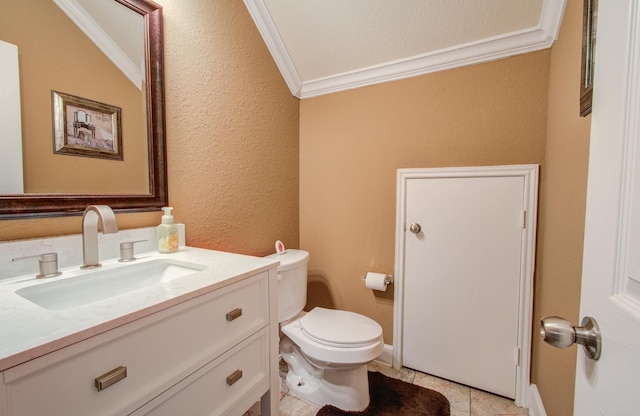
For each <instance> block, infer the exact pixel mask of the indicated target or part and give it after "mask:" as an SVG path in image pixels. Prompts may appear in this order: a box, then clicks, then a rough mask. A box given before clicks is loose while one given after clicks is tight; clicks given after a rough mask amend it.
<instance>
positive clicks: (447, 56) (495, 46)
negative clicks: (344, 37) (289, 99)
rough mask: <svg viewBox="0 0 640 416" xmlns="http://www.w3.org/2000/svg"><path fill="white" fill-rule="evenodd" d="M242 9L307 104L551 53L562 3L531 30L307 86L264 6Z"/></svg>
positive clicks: (548, 4)
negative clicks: (370, 87)
mask: <svg viewBox="0 0 640 416" xmlns="http://www.w3.org/2000/svg"><path fill="white" fill-rule="evenodd" d="M244 3H245V5H246V7H247V9H248V10H249V13H250V14H251V16H252V17H253V20H254V22H255V24H256V26H257V27H258V30H259V32H260V33H261V35H262V38H263V39H264V41H265V43H266V44H267V48H268V49H269V51H270V52H271V55H272V56H273V58H274V60H275V62H276V65H277V66H278V68H279V69H280V72H281V73H282V76H283V77H284V79H285V82H286V83H287V85H288V86H289V89H290V90H291V93H292V94H293V95H294V96H296V97H298V98H310V97H316V96H320V95H324V94H330V93H334V92H338V91H345V90H350V89H354V88H359V87H364V86H367V85H373V84H379V83H382V82H388V81H395V80H400V79H405V78H410V77H414V76H418V75H424V74H428V73H432V72H438V71H443V70H446V69H452V68H458V67H462V66H466V65H472V64H477V63H481V62H488V61H493V60H496V59H501V58H506V57H509V56H513V55H518V54H523V53H527V52H534V51H538V50H541V49H546V48H549V47H551V45H553V43H554V42H555V40H556V39H557V37H558V33H559V30H560V24H561V22H562V16H563V14H564V9H565V5H566V0H544V1H543V5H542V12H541V15H540V21H539V24H538V26H535V27H532V28H529V29H525V30H520V31H515V32H511V33H506V34H504V35H500V36H495V37H491V38H486V39H481V40H479V41H475V42H469V43H465V44H462V45H458V46H455V47H451V48H445V49H441V50H438V51H434V52H430V53H426V54H423V55H417V56H412V57H409V58H406V59H401V60H397V61H393V62H386V63H383V64H380V65H376V66H371V67H368V68H362V69H358V70H355V71H350V72H346V73H342V74H336V75H332V76H329V77H325V78H320V79H314V80H308V81H303V80H302V79H301V78H300V76H299V74H298V72H297V70H296V68H295V65H294V63H293V61H292V59H291V57H290V56H289V53H288V52H287V48H286V45H285V44H284V42H283V41H282V38H281V37H280V35H279V34H278V29H277V27H276V26H275V24H274V22H273V20H272V19H271V16H270V14H269V11H268V9H267V7H266V5H265V3H264V0H244Z"/></svg>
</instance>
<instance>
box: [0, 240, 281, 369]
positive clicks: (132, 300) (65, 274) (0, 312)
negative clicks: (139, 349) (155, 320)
mask: <svg viewBox="0 0 640 416" xmlns="http://www.w3.org/2000/svg"><path fill="white" fill-rule="evenodd" d="M136 258H137V259H138V260H136V261H134V262H132V263H118V262H117V260H109V261H103V262H102V267H101V268H100V270H110V269H114V268H118V267H126V265H132V264H136V263H138V264H139V263H140V262H145V261H150V260H153V259H171V260H178V261H185V262H191V263H197V264H201V265H206V266H208V269H206V270H203V271H198V272H196V273H193V274H191V275H189V276H185V277H181V278H177V279H174V280H170V281H167V282H162V283H158V284H155V285H153V286H149V287H146V288H143V289H138V290H135V291H131V292H127V293H124V294H120V295H118V296H114V297H110V298H107V299H104V300H100V301H96V302H93V303H90V304H87V305H83V306H77V307H73V308H69V309H64V310H48V309H45V308H42V307H40V306H38V305H36V304H34V303H32V302H31V301H29V300H27V299H25V298H23V297H21V296H20V295H17V294H16V293H15V291H16V290H18V289H21V288H23V287H27V286H33V285H37V284H46V283H47V282H51V281H53V280H54V279H58V280H60V279H68V278H70V277H74V276H80V275H83V274H88V273H92V272H93V271H92V270H81V269H80V268H79V266H75V267H69V268H65V269H61V271H62V275H61V276H58V277H52V278H48V279H35V277H34V275H28V276H22V277H17V278H7V279H2V280H0V371H2V370H5V369H7V368H10V367H13V366H15V365H17V364H20V363H23V362H26V361H28V360H30V359H33V358H36V357H39V356H42V355H44V354H47V353H49V352H52V351H55V350H58V349H60V348H63V347H66V346H68V345H71V344H73V343H75V342H78V341H82V340H84V339H87V338H89V337H91V336H94V335H97V334H100V333H103V332H106V331H109V330H111V329H113V328H115V327H118V326H120V325H123V324H126V323H129V322H131V321H134V320H136V319H139V318H142V317H144V316H147V315H149V314H152V313H154V312H158V311H160V310H162V309H166V308H168V307H170V306H173V305H176V304H178V303H181V302H184V301H186V300H189V299H192V298H194V297H196V296H199V295H202V294H204V293H207V292H210V291H212V290H215V289H218V288H221V287H224V286H227V285H229V284H231V283H234V282H236V281H238V280H241V279H243V278H245V277H247V276H249V275H253V274H256V273H259V272H262V271H265V270H268V269H271V268H275V267H276V266H277V264H278V262H277V261H276V260H272V259H267V258H261V257H252V256H245V255H240V254H233V253H224V252H219V251H212V250H204V249H198V248H193V247H181V248H180V250H179V251H178V252H177V253H172V254H158V253H157V252H154V253H146V254H144V253H143V254H140V253H136Z"/></svg>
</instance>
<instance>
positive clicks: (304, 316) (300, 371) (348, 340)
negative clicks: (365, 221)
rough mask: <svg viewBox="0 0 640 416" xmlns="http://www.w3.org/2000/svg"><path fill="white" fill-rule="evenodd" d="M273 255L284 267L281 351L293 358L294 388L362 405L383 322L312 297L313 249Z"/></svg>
mask: <svg viewBox="0 0 640 416" xmlns="http://www.w3.org/2000/svg"><path fill="white" fill-rule="evenodd" d="M267 258H271V259H275V260H279V261H280V266H279V267H278V320H279V322H280V325H281V327H280V329H281V331H282V333H283V334H284V336H282V335H281V339H280V354H281V355H282V357H283V358H284V360H285V361H286V362H287V365H288V367H289V372H288V373H287V379H286V383H287V386H288V387H289V390H290V392H292V393H293V394H295V395H297V396H299V397H301V398H303V399H305V400H308V401H310V402H312V403H314V404H316V405H318V406H324V405H326V404H331V405H333V406H336V407H338V408H340V409H343V410H348V411H361V410H364V409H365V408H366V407H367V406H368V405H369V381H368V378H367V364H368V363H369V362H371V361H372V360H374V359H375V358H377V357H378V356H379V355H380V354H381V353H382V350H383V349H384V341H383V339H382V327H380V325H379V324H378V323H377V322H376V321H374V320H372V319H369V318H367V317H366V316H363V315H360V314H357V313H353V312H347V311H339V310H334V309H325V308H314V309H313V310H311V311H310V312H303V311H302V309H303V308H304V306H305V304H306V303H307V263H308V262H309V253H307V252H306V251H303V250H286V251H285V252H284V253H283V254H277V253H276V254H271V255H269V256H267Z"/></svg>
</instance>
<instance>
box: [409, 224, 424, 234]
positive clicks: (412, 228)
mask: <svg viewBox="0 0 640 416" xmlns="http://www.w3.org/2000/svg"><path fill="white" fill-rule="evenodd" d="M420 230H422V227H420V224H418V223H417V222H414V223H413V224H411V225H410V226H409V231H411V232H412V233H414V234H418V233H419V232H420Z"/></svg>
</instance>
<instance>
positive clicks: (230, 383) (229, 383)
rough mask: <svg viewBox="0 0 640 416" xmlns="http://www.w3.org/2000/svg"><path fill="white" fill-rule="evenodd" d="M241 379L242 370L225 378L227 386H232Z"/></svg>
mask: <svg viewBox="0 0 640 416" xmlns="http://www.w3.org/2000/svg"><path fill="white" fill-rule="evenodd" d="M241 378H242V370H236V371H234V372H233V373H231V374H229V375H228V376H227V386H233V385H234V384H236V382H237V381H238V380H240V379H241Z"/></svg>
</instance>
